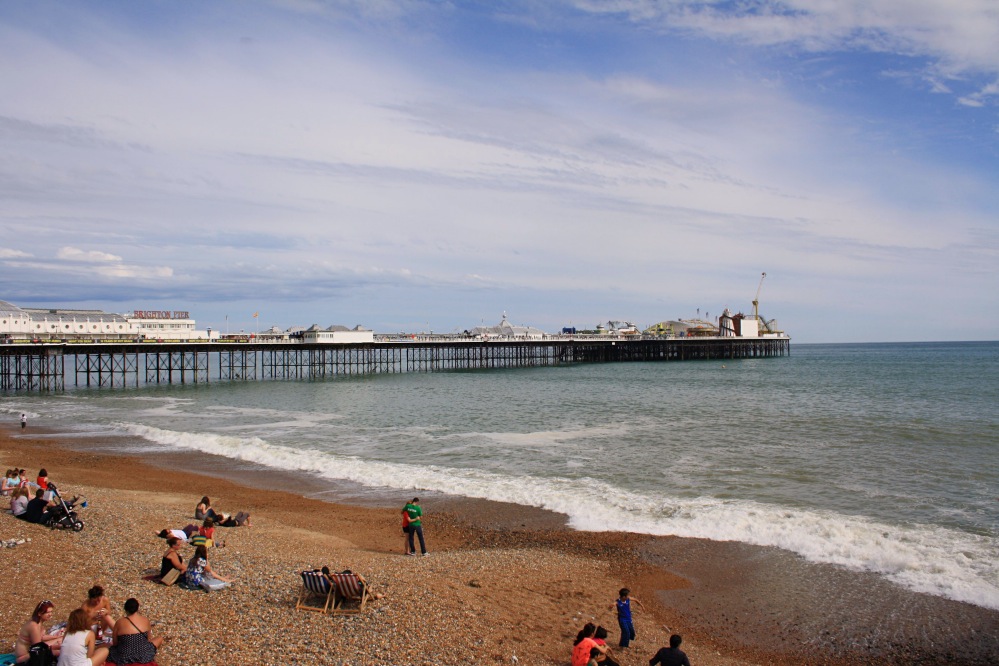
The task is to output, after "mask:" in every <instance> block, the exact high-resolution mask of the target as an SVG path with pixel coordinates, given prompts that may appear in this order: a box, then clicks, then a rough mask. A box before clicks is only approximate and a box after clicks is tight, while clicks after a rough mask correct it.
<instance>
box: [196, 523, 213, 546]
mask: <svg viewBox="0 0 999 666" xmlns="http://www.w3.org/2000/svg"><path fill="white" fill-rule="evenodd" d="M198 534H200V535H201V536H203V537H205V538H206V539H212V540H213V541H214V539H215V521H214V520H212V519H211V518H205V522H203V523H202V524H201V527H199V528H198Z"/></svg>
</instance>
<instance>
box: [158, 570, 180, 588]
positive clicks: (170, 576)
mask: <svg viewBox="0 0 999 666" xmlns="http://www.w3.org/2000/svg"><path fill="white" fill-rule="evenodd" d="M178 578H180V569H170V571H168V572H166V575H165V576H163V577H162V578H160V582H161V583H163V584H164V585H173V584H174V583H176V582H177V579H178Z"/></svg>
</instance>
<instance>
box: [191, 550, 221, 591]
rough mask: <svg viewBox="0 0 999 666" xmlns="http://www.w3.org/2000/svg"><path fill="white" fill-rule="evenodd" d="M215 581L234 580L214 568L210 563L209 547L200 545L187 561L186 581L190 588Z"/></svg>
mask: <svg viewBox="0 0 999 666" xmlns="http://www.w3.org/2000/svg"><path fill="white" fill-rule="evenodd" d="M213 581H222V582H223V583H231V582H232V581H231V580H230V579H228V578H225V577H223V576H220V575H219V574H218V573H216V572H215V571H213V570H212V565H210V564H208V549H207V548H205V547H204V546H198V547H197V548H195V549H194V556H193V557H191V559H190V560H188V562H187V571H186V572H185V573H184V583H185V585H186V586H187V587H188V588H190V589H195V588H198V587H205V584H211V583H212V582H213Z"/></svg>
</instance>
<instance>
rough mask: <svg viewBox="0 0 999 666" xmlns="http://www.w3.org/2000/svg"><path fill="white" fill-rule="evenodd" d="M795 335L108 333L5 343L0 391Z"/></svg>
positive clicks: (757, 354)
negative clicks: (274, 337)
mask: <svg viewBox="0 0 999 666" xmlns="http://www.w3.org/2000/svg"><path fill="white" fill-rule="evenodd" d="M790 353H791V347H790V339H789V338H671V339H667V338H651V339H650V338H640V339H623V340H622V339H613V340H599V339H550V340H489V341H481V340H461V341H454V340H448V341H441V342H434V341H422V340H408V339H401V340H387V341H378V342H373V343H361V344H304V343H301V342H208V341H200V342H199V341H194V342H175V343H150V342H120V343H119V342H104V343H73V342H67V343H59V344H8V345H0V390H2V391H61V390H65V388H66V385H67V383H69V384H70V385H75V386H88V387H107V388H124V387H137V386H141V385H144V384H186V383H210V382H227V381H257V380H277V379H297V380H302V379H312V380H321V379H330V378H335V377H338V376H351V375H374V374H385V373H404V372H408V373H412V372H448V371H456V370H489V369H498V368H529V367H542V366H556V365H571V364H576V363H620V362H629V361H630V362H648V361H688V360H710V359H742V358H762V357H778V356H786V355H790Z"/></svg>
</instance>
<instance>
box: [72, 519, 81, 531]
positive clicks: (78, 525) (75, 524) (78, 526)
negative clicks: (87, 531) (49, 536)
mask: <svg viewBox="0 0 999 666" xmlns="http://www.w3.org/2000/svg"><path fill="white" fill-rule="evenodd" d="M73 531H74V532H82V531H83V521H82V520H76V521H74V522H73Z"/></svg>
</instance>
